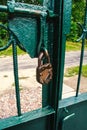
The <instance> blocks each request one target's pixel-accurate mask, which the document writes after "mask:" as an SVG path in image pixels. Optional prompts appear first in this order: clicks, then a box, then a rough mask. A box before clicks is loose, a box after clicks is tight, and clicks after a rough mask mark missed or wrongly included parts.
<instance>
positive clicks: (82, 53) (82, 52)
mask: <svg viewBox="0 0 87 130" xmlns="http://www.w3.org/2000/svg"><path fill="white" fill-rule="evenodd" d="M84 43H85V39H84V38H83V39H82V47H81V56H80V65H79V73H78V80H77V90H76V97H77V96H78V93H79V88H80V81H81V72H82V64H83V57H84Z"/></svg>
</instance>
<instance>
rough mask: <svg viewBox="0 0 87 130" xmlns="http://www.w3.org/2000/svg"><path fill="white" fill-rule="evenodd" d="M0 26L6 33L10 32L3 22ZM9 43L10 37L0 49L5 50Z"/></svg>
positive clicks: (10, 41)
mask: <svg viewBox="0 0 87 130" xmlns="http://www.w3.org/2000/svg"><path fill="white" fill-rule="evenodd" d="M0 27H1V28H3V29H4V30H6V31H7V32H8V33H10V30H9V29H8V28H7V27H6V26H4V25H3V24H0ZM11 43H12V39H9V41H8V42H7V44H6V45H4V46H3V47H0V51H3V50H6V49H7V48H8V47H9V46H10V45H11Z"/></svg>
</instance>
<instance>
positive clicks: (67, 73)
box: [64, 65, 87, 77]
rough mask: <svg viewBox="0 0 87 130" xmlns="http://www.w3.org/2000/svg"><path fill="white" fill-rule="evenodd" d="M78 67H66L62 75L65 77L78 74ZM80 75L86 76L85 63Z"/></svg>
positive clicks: (86, 66) (86, 68) (86, 67)
mask: <svg viewBox="0 0 87 130" xmlns="http://www.w3.org/2000/svg"><path fill="white" fill-rule="evenodd" d="M78 71H79V67H78V66H77V67H71V68H68V69H66V71H65V74H64V76H65V77H72V76H75V75H78ZM82 76H83V77H87V65H83V67H82Z"/></svg>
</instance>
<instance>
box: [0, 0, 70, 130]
mask: <svg viewBox="0 0 87 130" xmlns="http://www.w3.org/2000/svg"><path fill="white" fill-rule="evenodd" d="M10 4H13V5H11V6H10V5H9V3H8V7H7V6H0V11H2V12H3V11H5V12H7V11H8V12H9V17H10V16H11V18H13V17H14V16H16V15H15V12H18V17H19V16H21V17H23V16H25V15H26V17H32V18H33V16H34V18H35V19H36V18H38V17H39V18H40V17H43V19H44V17H46V21H45V22H46V25H45V26H46V30H45V32H44V33H45V34H44V42H46V43H45V45H44V46H46V48H47V49H48V51H49V54H50V57H51V63H52V64H53V80H52V81H51V82H50V84H49V85H44V86H43V87H42V108H41V109H39V110H36V111H32V112H29V113H25V114H22V113H21V107H20V93H19V80H18V65H17V50H16V46H17V45H18V44H17V43H18V39H17V36H15V33H14V31H13V30H11V28H12V26H11V27H10V26H8V27H10V28H8V29H10V30H9V32H10V34H11V36H10V37H11V43H12V45H13V61H14V77H15V86H16V99H17V108H18V116H15V117H10V118H7V119H2V120H1V121H0V129H12V130H13V129H21V130H22V129H23V126H25V129H32V130H33V129H39V128H40V126H39V125H38V126H36V127H35V128H33V126H32V125H30V122H31V121H32V122H33V121H34V120H36V119H37V121H36V122H38V123H39V121H38V120H39V119H41V122H42V127H41V129H42V130H46V129H50V130H51V129H52V130H57V129H58V125H57V124H58V123H57V121H58V106H59V99H61V95H62V84H63V69H64V55H65V54H64V52H65V40H66V36H65V35H66V34H67V33H68V32H69V30H70V16H71V0H68V1H67V2H66V1H65V0H64V1H62V0H59V1H57V0H55V1H53V0H49V1H46V0H44V2H43V7H41V6H39V7H38V6H32V5H28V9H25V10H22V8H21V9H20V8H15V7H14V2H13V3H10ZM68 4H69V7H67V6H68ZM31 7H32V8H33V9H31ZM65 7H66V8H65ZM29 8H30V9H29ZM67 8H68V10H67ZM65 11H68V16H69V17H68V18H66V17H67V15H66V13H65ZM27 14H28V15H27ZM12 16H13V17H12ZM10 20H11V19H9V21H10ZM42 21H43V20H42ZM43 24H44V22H43V23H42V26H43ZM63 25H64V26H63ZM67 27H68V31H67ZM50 36H51V37H50ZM16 41H17V42H16ZM9 46H10V45H9ZM9 46H8V47H9ZM35 46H37V44H35ZM22 47H23V45H22ZM5 49H6V48H5ZM24 49H25V50H26V51H27V46H24ZM30 49H31V48H30ZM27 52H28V51H27ZM28 53H30V54H31V57H35V56H36V57H37V54H36V53H35V54H34V55H33V53H34V52H33V53H31V51H30V50H29V52H28ZM43 117H44V120H43V119H42V118H43ZM47 119H48V120H47ZM26 123H28V125H25V124H26ZM38 123H37V124H38ZM21 125H23V126H21ZM33 125H34V126H35V125H36V124H35V123H34V124H33ZM44 126H45V127H44Z"/></svg>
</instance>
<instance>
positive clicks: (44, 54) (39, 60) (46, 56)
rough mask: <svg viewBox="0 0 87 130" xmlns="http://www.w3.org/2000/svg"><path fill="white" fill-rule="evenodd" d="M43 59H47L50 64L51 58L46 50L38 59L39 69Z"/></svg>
mask: <svg viewBox="0 0 87 130" xmlns="http://www.w3.org/2000/svg"><path fill="white" fill-rule="evenodd" d="M43 58H46V59H47V62H48V63H50V57H49V54H48V51H47V50H46V49H45V50H43V51H42V52H40V54H39V57H38V67H40V66H41V61H42V60H43Z"/></svg>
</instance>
